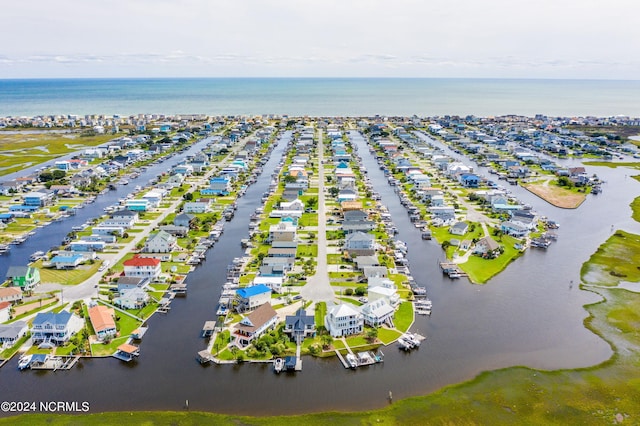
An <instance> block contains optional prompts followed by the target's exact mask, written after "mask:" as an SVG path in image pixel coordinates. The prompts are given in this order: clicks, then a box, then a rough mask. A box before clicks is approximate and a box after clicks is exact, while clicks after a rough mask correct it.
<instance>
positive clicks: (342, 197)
mask: <svg viewBox="0 0 640 426" xmlns="http://www.w3.org/2000/svg"><path fill="white" fill-rule="evenodd" d="M357 199H358V193H357V192H356V191H354V190H353V189H342V190H340V191H339V192H338V202H339V203H341V202H343V201H355V200H357Z"/></svg>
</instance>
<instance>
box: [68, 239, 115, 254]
mask: <svg viewBox="0 0 640 426" xmlns="http://www.w3.org/2000/svg"><path fill="white" fill-rule="evenodd" d="M105 246H106V244H105V242H104V241H85V240H79V241H72V242H70V243H69V247H70V249H71V251H82V252H85V251H104V248H105Z"/></svg>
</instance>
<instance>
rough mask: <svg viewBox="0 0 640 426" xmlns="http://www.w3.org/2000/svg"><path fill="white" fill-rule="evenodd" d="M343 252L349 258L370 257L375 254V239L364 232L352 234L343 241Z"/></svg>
mask: <svg viewBox="0 0 640 426" xmlns="http://www.w3.org/2000/svg"><path fill="white" fill-rule="evenodd" d="M343 248H344V250H345V251H346V252H347V253H349V256H352V257H353V256H371V255H373V254H374V253H375V237H374V236H373V235H371V234H366V233H364V232H359V231H357V232H353V233H351V234H348V235H347V236H346V237H345V239H344V246H343Z"/></svg>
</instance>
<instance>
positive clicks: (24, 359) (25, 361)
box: [18, 355, 31, 370]
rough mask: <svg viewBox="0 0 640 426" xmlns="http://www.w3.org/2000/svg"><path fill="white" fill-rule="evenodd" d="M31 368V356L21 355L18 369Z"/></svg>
mask: <svg viewBox="0 0 640 426" xmlns="http://www.w3.org/2000/svg"><path fill="white" fill-rule="evenodd" d="M30 366H31V355H23V356H21V357H20V360H18V369H19V370H24V369H25V368H29V367H30Z"/></svg>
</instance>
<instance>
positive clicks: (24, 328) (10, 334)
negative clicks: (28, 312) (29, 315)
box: [0, 321, 29, 348]
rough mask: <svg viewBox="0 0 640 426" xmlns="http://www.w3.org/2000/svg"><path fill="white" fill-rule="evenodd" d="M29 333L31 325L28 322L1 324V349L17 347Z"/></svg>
mask: <svg viewBox="0 0 640 426" xmlns="http://www.w3.org/2000/svg"><path fill="white" fill-rule="evenodd" d="M0 322H2V321H0ZM28 331H29V325H28V324H27V322H26V321H15V322H13V323H11V324H0V347H5V348H9V347H11V346H13V345H15V344H16V343H18V340H20V339H21V338H22V337H23V336H24V335H25V334H27V332H28Z"/></svg>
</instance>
